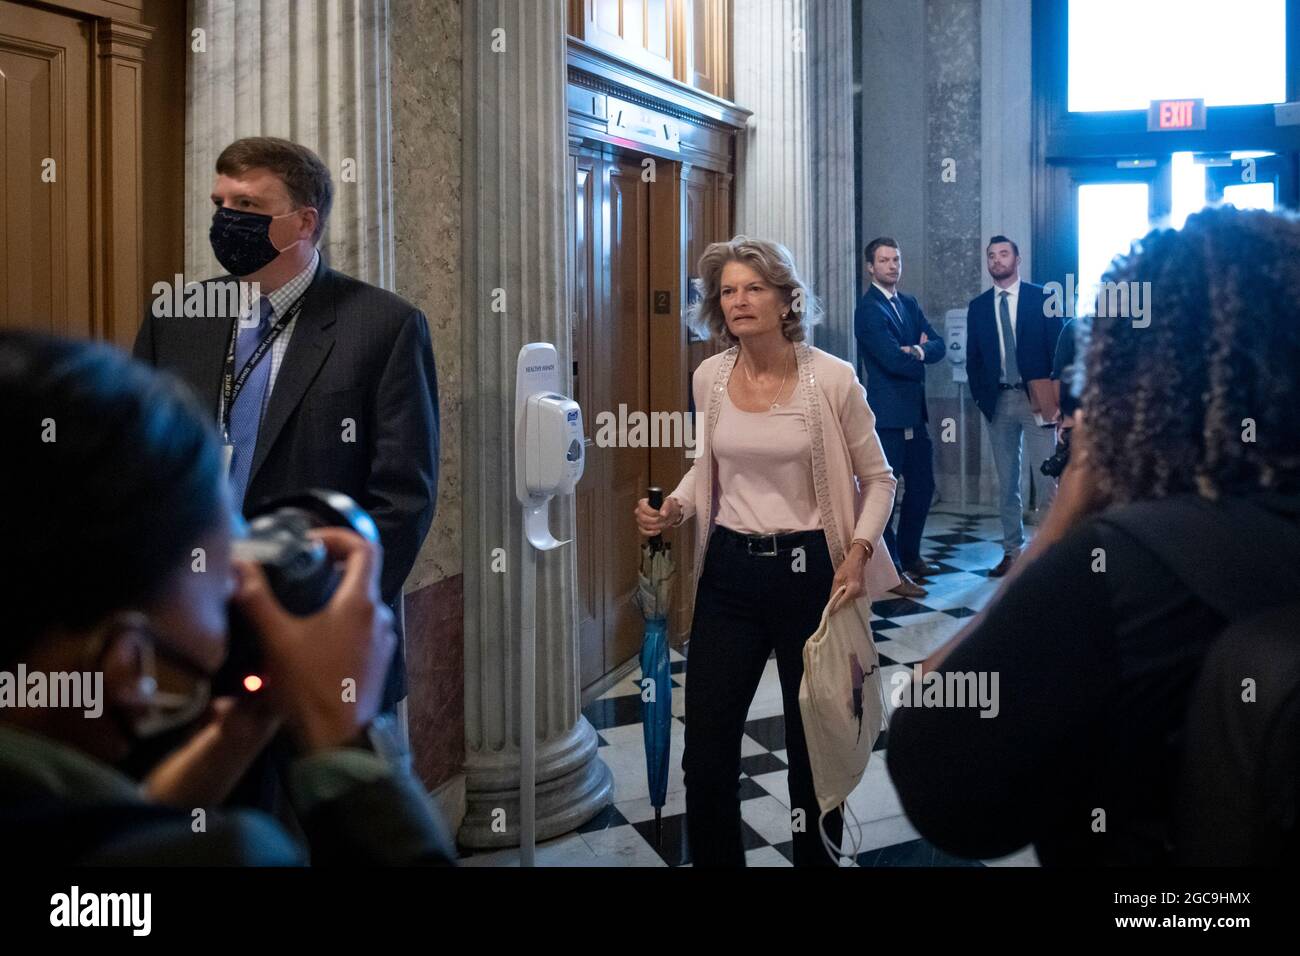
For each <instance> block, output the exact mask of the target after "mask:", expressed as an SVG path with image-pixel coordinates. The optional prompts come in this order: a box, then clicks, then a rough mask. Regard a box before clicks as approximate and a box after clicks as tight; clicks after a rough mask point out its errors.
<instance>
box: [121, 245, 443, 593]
mask: <svg viewBox="0 0 1300 956" xmlns="http://www.w3.org/2000/svg"><path fill="white" fill-rule="evenodd" d="M306 296H307V298H306V301H305V302H304V303H303V310H302V313H301V314H300V315H299V316H298V322H297V324H296V325H295V326H294V330H293V336H292V338H290V340H289V347H288V349H287V351H286V352H285V355H284V360H283V362H282V363H281V366H280V369H279V373H278V375H277V376H276V380H275V387H274V389H272V391H271V398H270V400H269V401H268V403H267V408H266V416H265V418H264V419H263V420H262V426H261V429H260V430H259V432H258V436H257V448H256V449H255V450H254V452H253V465H252V473H251V475H250V477H249V482H248V492H247V495H246V496H245V510H246V511H247V510H250V508H251V507H252V506H255V505H256V504H257V503H258V502H260V501H264V500H266V499H269V498H276V497H279V496H281V495H287V494H292V493H294V492H298V491H302V490H304V489H306V488H328V489H330V490H332V491H341V492H344V493H345V494H347V495H350V496H352V497H353V498H354V499H356V501H357V503H358V504H360V505H361V507H363V508H365V509H366V511H368V512H370V515H371V517H373V518H374V519H375V524H376V525H377V526H378V528H379V537H380V540H381V542H382V543H383V547H384V566H383V573H382V577H381V589H382V591H383V598H384V601H385V603H388V604H395V602H396V601H397V599H398V598H399V597H400V595H401V592H402V585H403V583H404V582H405V581H406V577H407V575H408V574H410V572H411V567H412V565H414V564H415V557H416V554H417V553H418V551H419V549H420V545H421V544H422V543H423V541H424V537H425V534H426V533H427V532H428V530H429V525H430V524H431V523H432V521H433V513H434V506H435V502H436V498H437V491H438V379H437V374H436V372H435V369H434V361H433V350H432V346H431V344H430V340H429V326H428V322H427V321H426V320H425V317H424V314H423V313H422V312H421V311H420V310H419V309H417V308H416V307H415V306H413V305H411V303H409V302H407V301H405V300H404V299H401V298H399V297H398V296H396V295H393V294H392V293H391V292H385V291H384V290H383V289H379V288H376V287H374V286H371V285H367V284H366V283H364V282H361V281H359V280H357V279H353V278H351V277H349V276H345V275H343V274H341V273H339V272H335V271H334V270H332V269H329V268H328V267H326V266H325V264H324V263H321V265H320V266H319V267H318V269H317V272H316V277H315V278H314V279H313V280H312V283H311V285H310V286H309V287H308V289H307V293H306ZM230 326H231V320H230V319H228V318H207V317H203V318H157V317H154V316H153V315H152V314H151V313H150V314H147V315H146V316H145V320H144V324H143V325H142V326H141V327H140V333H139V335H138V336H137V338H136V341H135V349H134V353H135V356H136V358H138V359H141V360H143V361H145V362H148V363H150V364H152V365H155V366H157V367H158V368H162V369H167V370H169V371H171V372H174V373H175V374H177V375H179V376H180V377H181V378H182V379H183V380H184V381H185V382H186V383H188V384H189V385H190V387H191V388H193V389H194V391H195V392H196V393H197V395H198V397H199V399H200V401H201V402H202V404H203V406H204V407H205V408H210V409H212V414H213V417H214V419H215V417H216V414H217V407H218V404H219V397H220V390H221V373H222V366H223V364H224V363H225V357H226V349H227V347H228V345H229V342H230V330H231V329H230ZM266 360H267V361H269V357H268V359H266ZM344 419H351V420H352V421H353V422H355V436H352V437H354V438H355V440H354V441H350V442H349V441H344V427H345V426H344Z"/></svg>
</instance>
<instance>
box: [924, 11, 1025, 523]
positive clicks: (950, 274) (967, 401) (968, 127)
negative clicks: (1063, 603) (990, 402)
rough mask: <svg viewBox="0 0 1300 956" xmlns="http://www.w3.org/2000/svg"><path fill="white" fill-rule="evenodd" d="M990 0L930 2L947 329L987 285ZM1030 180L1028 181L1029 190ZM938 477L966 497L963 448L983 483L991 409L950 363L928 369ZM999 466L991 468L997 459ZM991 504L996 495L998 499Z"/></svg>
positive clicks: (933, 282) (938, 226)
mask: <svg viewBox="0 0 1300 956" xmlns="http://www.w3.org/2000/svg"><path fill="white" fill-rule="evenodd" d="M980 40H981V37H980V0H928V2H927V3H926V10H925V64H926V69H925V77H926V89H925V99H926V163H925V171H926V174H925V257H926V271H925V276H926V283H925V287H924V289H923V291H922V293H921V296H920V297H921V303H922V306H923V307H924V308H925V311H926V315H927V316H928V317H929V318H930V320H931V322H932V323H933V324H934V327H935V328H936V329H938V330H939V331H940V332H943V331H944V316H945V313H946V312H947V311H948V310H949V309H964V308H965V307H966V304H967V303H968V302H969V301H970V300H971V299H972V298H974V297H975V296H976V295H978V294H979V293H980V291H982V289H983V288H984V286H983V280H984V278H985V274H984V255H983V246H984V242H983V240H982V239H981V229H982V223H981V218H980V188H981V186H980V184H981V181H982V178H983V177H982V170H981V155H980V147H981V142H982V141H983V123H984V117H983V115H982V113H981V106H980V102H981V101H980V89H981V84H980V80H981V76H980ZM1027 188H1028V184H1027V183H1026V189H1027ZM925 384H926V395H927V397H928V398H929V402H930V424H931V428H930V437H931V439H932V440H933V441H934V448H935V455H934V468H935V482H936V484H937V485H938V486H939V494H940V496H941V498H942V499H943V500H944V501H945V502H954V503H958V504H960V501H961V486H960V479H961V456H963V455H964V456H965V458H966V465H967V500H968V502H974V501H975V500H976V497H977V493H978V488H979V476H980V473H981V467H980V466H981V462H984V463H988V462H989V459H988V458H987V457H986V456H983V455H981V451H982V449H981V427H980V422H981V420H982V419H981V417H980V415H979V412H978V411H977V410H976V408H975V404H974V402H973V401H972V399H971V398H970V388H969V387H968V386H967V385H965V384H959V383H957V382H954V381H953V376H952V366H951V365H949V364H948V363H947V362H942V363H940V364H937V365H931V366H929V368H928V369H927V373H926V383H925ZM987 470H989V472H990V474H991V471H992V469H991V467H989V468H988V469H987ZM989 501H990V503H991V501H992V499H989Z"/></svg>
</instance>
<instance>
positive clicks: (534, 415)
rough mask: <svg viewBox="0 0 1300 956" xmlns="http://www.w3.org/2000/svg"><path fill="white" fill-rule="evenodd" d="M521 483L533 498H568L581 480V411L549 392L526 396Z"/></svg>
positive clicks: (573, 404)
mask: <svg viewBox="0 0 1300 956" xmlns="http://www.w3.org/2000/svg"><path fill="white" fill-rule="evenodd" d="M525 408H526V411H525V415H524V418H525V421H524V432H525V435H526V436H527V437H526V441H525V445H526V450H525V453H524V454H525V459H524V484H525V485H526V486H527V489H528V494H529V495H531V496H534V497H541V496H545V497H550V496H551V495H568V494H572V493H573V489H574V488H576V487H577V485H578V479H579V478H581V477H582V466H583V454H582V412H581V411H580V410H579V409H578V403H577V402H575V401H574V400H573V399H571V398H565V397H564V396H563V395H556V394H555V393H553V392H538V393H537V394H535V395H530V396H528V403H527V405H526V406H525Z"/></svg>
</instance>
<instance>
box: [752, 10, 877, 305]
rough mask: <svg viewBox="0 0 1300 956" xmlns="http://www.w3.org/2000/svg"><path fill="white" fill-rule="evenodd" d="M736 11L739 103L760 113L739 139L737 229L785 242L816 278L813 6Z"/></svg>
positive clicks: (798, 263) (804, 273)
mask: <svg viewBox="0 0 1300 956" xmlns="http://www.w3.org/2000/svg"><path fill="white" fill-rule="evenodd" d="M817 2H820V0H817ZM734 9H735V31H734V41H735V43H734V50H735V60H734V64H735V65H734V71H735V81H734V82H735V100H736V103H738V104H739V105H740V106H743V107H745V108H746V109H748V110H752V111H753V113H754V115H753V117H752V118H751V119H750V121H749V126H748V127H747V128H746V129H745V131H744V132H743V133H742V134H741V135H740V136H739V137H737V139H736V232H737V233H744V234H745V235H749V236H753V237H754V238H761V239H772V240H775V241H776V242H780V243H782V244H784V245H785V246H786V247H788V248H789V250H790V252H791V253H793V255H794V261H795V265H796V266H797V267H798V268H799V271H800V275H801V276H805V277H807V278H808V279H809V280H810V281H811V279H812V276H813V274H814V273H813V264H812V254H813V252H812V241H811V232H810V229H811V222H810V219H811V213H812V189H811V185H810V182H809V180H810V177H811V173H812V166H811V162H810V153H809V134H808V80H807V77H808V58H809V40H808V32H807V29H808V27H807V17H806V3H805V0H735V8H734ZM852 115H853V114H852V110H851V109H850V111H849V113H848V116H849V118H850V119H849V121H850V122H851V121H852V120H851V117H852ZM815 291H817V290H815V289H814V292H815Z"/></svg>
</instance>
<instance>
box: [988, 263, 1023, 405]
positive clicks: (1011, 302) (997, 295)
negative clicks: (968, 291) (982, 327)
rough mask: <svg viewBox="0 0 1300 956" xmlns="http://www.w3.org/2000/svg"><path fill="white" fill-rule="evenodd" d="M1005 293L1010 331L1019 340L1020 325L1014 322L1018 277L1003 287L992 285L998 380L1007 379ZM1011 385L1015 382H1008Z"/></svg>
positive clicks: (1017, 297) (1018, 299)
mask: <svg viewBox="0 0 1300 956" xmlns="http://www.w3.org/2000/svg"><path fill="white" fill-rule="evenodd" d="M1003 292H1006V293H1007V309H1008V310H1010V312H1011V331H1012V333H1013V334H1014V335H1015V337H1016V341H1019V340H1020V326H1019V325H1017V324H1016V307H1017V305H1018V304H1019V303H1020V279H1019V278H1017V279H1016V281H1015V282H1013V283H1012V284H1011V285H1009V286H1007V287H1006V288H1005V289H999V288H998V287H997V286H996V285H995V286H994V287H993V326H994V327H995V328H996V329H997V330H998V354H999V357H1000V358H1001V360H1002V365H1001V370H1000V371H999V372H998V381H1000V382H1006V381H1007V341H1006V337H1005V336H1003V334H1002V293H1003ZM1009 384H1011V385H1014V384H1016V383H1015V382H1011V383H1009Z"/></svg>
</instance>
